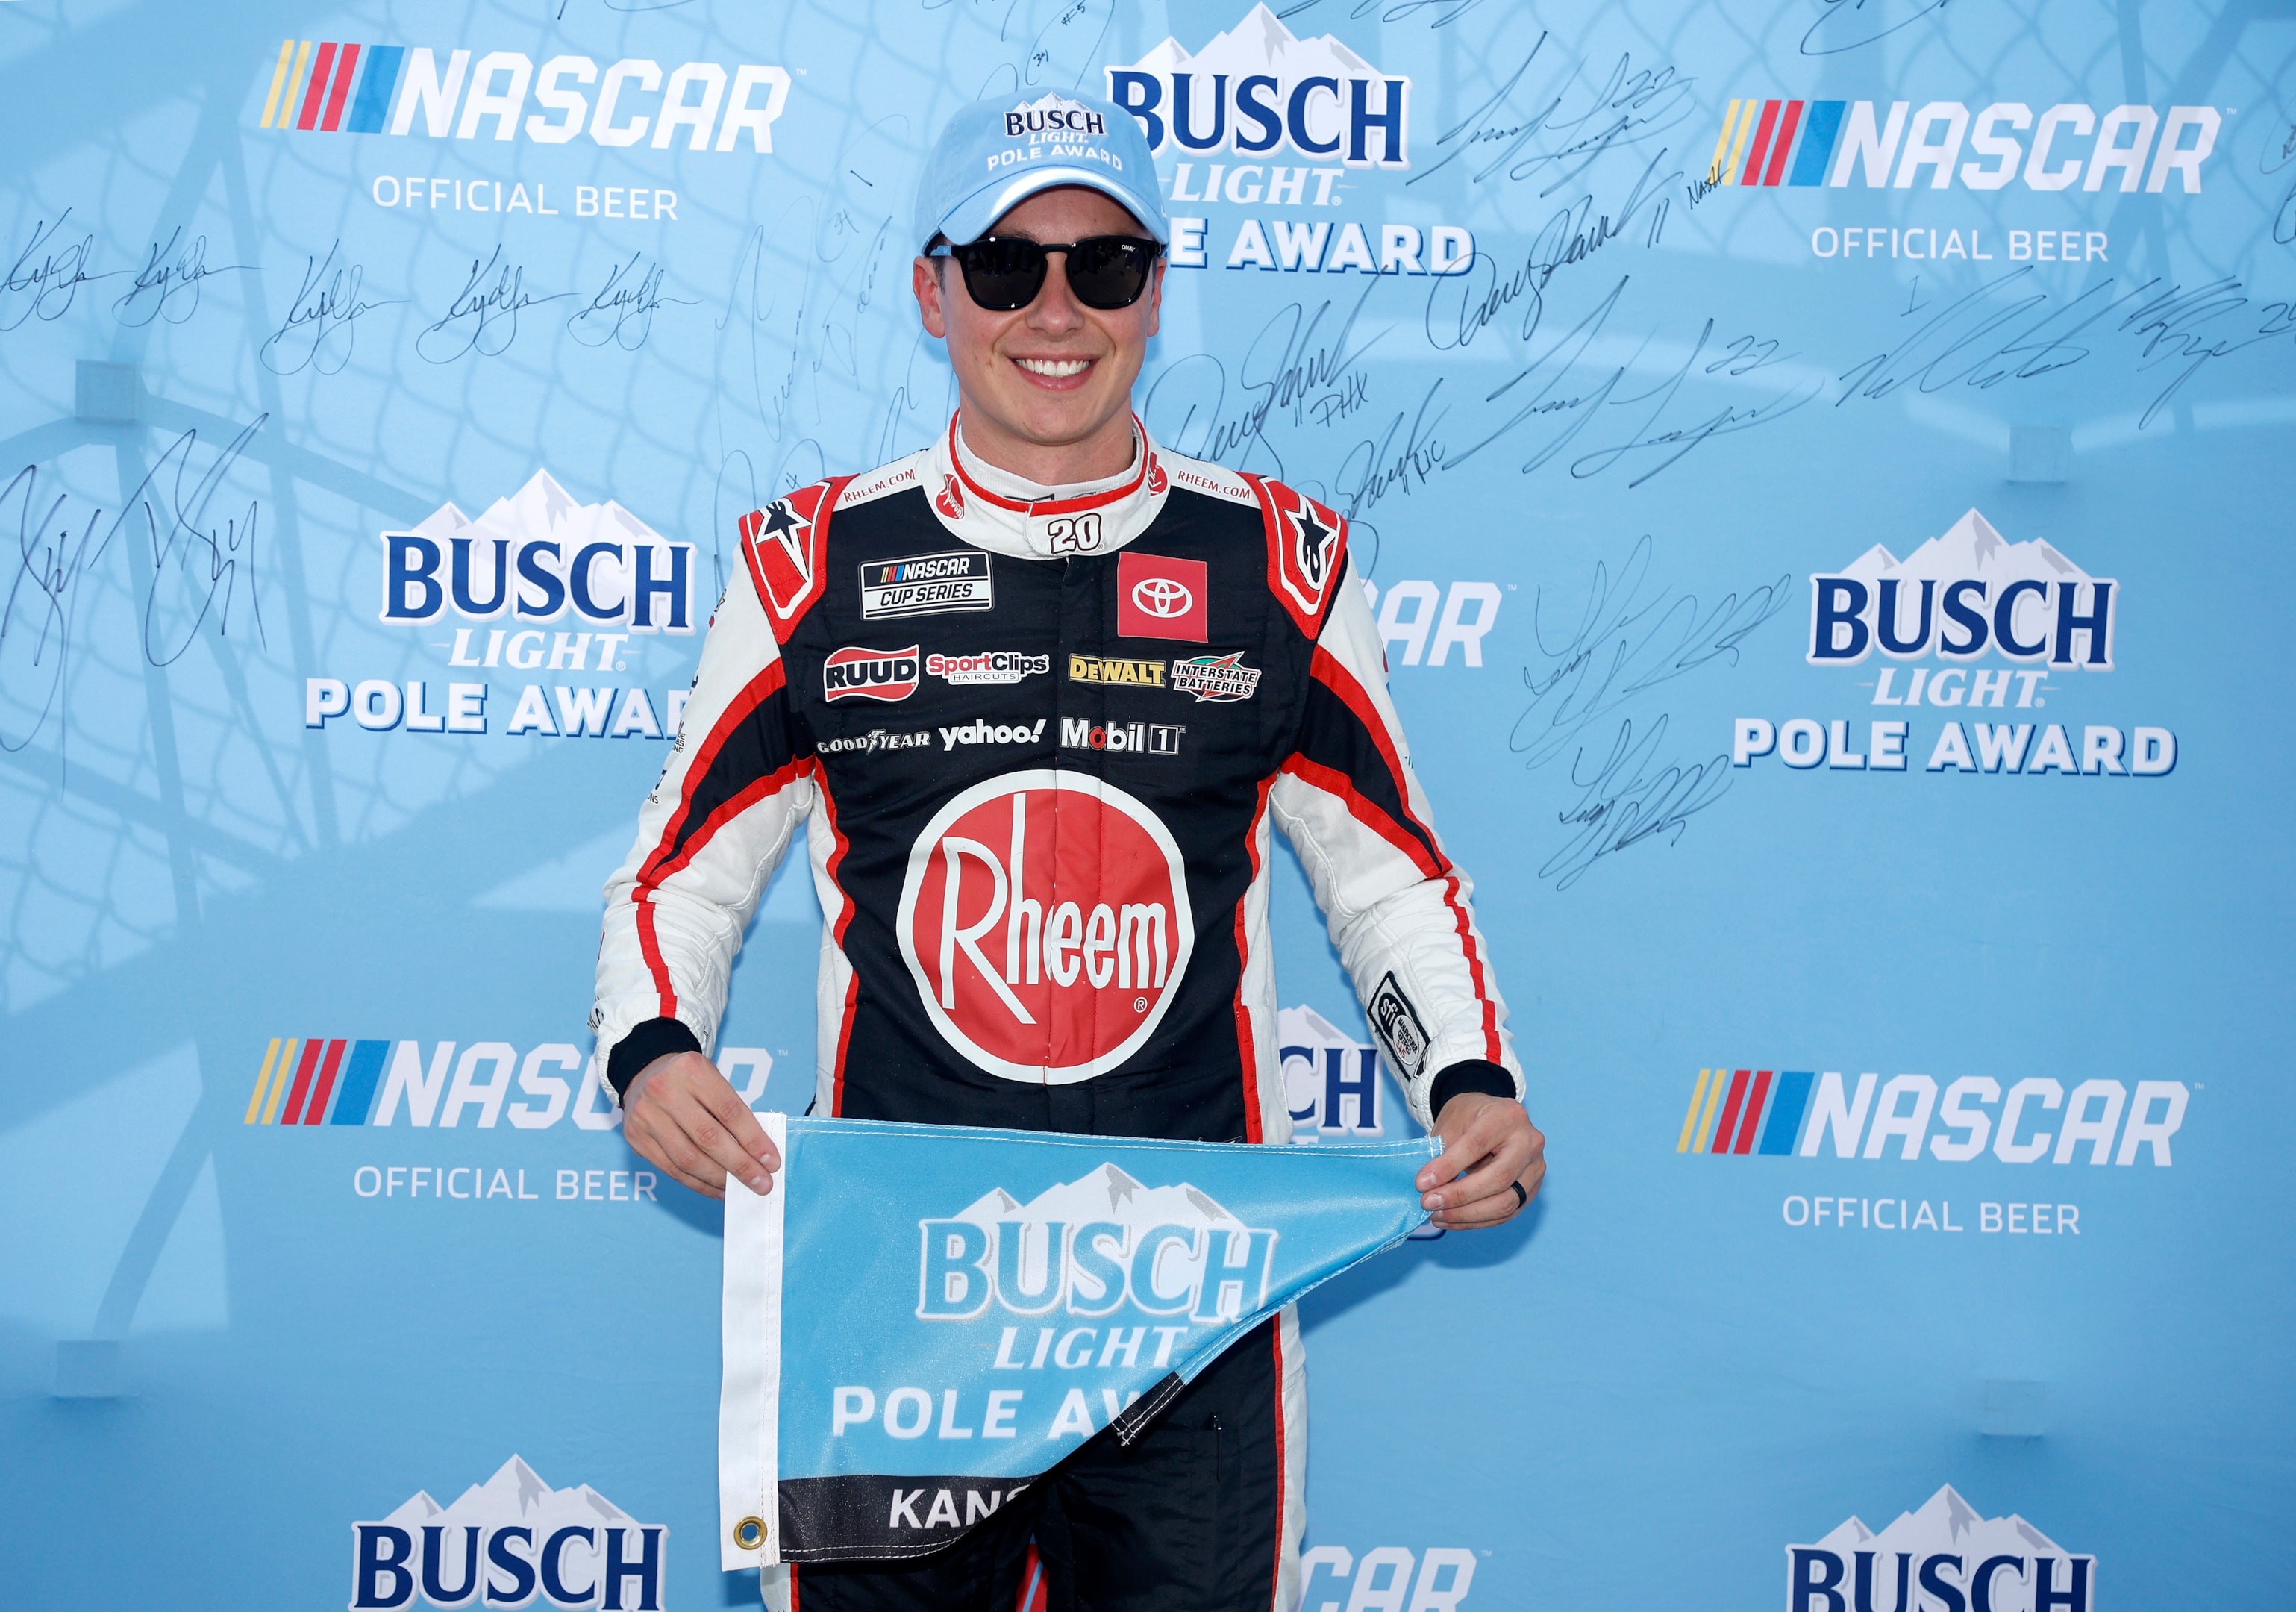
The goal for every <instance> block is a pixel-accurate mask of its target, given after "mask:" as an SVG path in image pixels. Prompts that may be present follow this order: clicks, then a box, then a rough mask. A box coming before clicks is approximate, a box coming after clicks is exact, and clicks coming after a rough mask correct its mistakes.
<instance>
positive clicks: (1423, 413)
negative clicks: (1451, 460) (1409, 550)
mask: <svg viewBox="0 0 2296 1612" xmlns="http://www.w3.org/2000/svg"><path fill="white" fill-rule="evenodd" d="M1442 389H1443V377H1442V376H1440V375H1438V376H1436V377H1435V380H1434V381H1433V382H1432V383H1431V384H1430V385H1429V387H1428V388H1427V395H1426V396H1425V397H1423V398H1422V399H1419V408H1418V411H1417V412H1416V413H1415V414H1414V415H1412V418H1411V429H1410V430H1409V431H1407V432H1404V427H1403V414H1402V411H1401V410H1398V411H1397V413H1396V415H1395V418H1394V419H1393V420H1391V421H1390V422H1389V423H1388V427H1387V430H1386V432H1384V433H1382V435H1381V437H1380V439H1379V440H1378V441H1376V442H1374V441H1372V440H1370V439H1368V438H1366V439H1365V440H1362V441H1360V442H1357V444H1356V445H1355V446H1354V447H1353V448H1349V449H1348V452H1347V456H1346V457H1344V458H1342V459H1341V461H1340V467H1339V469H1338V470H1337V471H1336V472H1334V473H1333V477H1332V481H1333V487H1334V489H1336V491H1337V492H1338V495H1339V500H1338V501H1339V507H1340V511H1341V514H1345V515H1346V516H1347V517H1348V519H1349V520H1350V521H1352V520H1354V519H1356V518H1357V516H1358V515H1360V514H1363V513H1364V512H1365V510H1367V509H1370V508H1371V507H1372V506H1374V505H1375V504H1377V503H1378V502H1379V501H1380V500H1381V499H1382V498H1385V497H1387V495H1388V494H1390V493H1391V492H1400V493H1404V494H1406V495H1407V494H1408V493H1410V491H1411V490H1412V489H1413V488H1414V487H1415V486H1417V487H1424V486H1426V485H1427V483H1428V481H1430V480H1431V478H1432V477H1433V476H1434V475H1435V473H1436V472H1438V471H1439V470H1441V469H1443V467H1444V465H1443V455H1444V448H1443V441H1442V439H1441V438H1439V437H1438V436H1437V435H1436V434H1435V428H1436V427H1437V426H1438V425H1440V424H1442V423H1443V415H1445V414H1446V413H1447V412H1448V411H1447V409H1440V408H1436V409H1435V412H1434V415H1433V416H1432V417H1430V416H1429V414H1428V410H1430V409H1431V408H1434V407H1435V394H1436V393H1437V392H1439V391H1441V390H1442ZM1397 432H1403V441H1402V443H1401V445H1400V446H1398V444H1397V442H1396V440H1395V439H1396V433H1397Z"/></svg>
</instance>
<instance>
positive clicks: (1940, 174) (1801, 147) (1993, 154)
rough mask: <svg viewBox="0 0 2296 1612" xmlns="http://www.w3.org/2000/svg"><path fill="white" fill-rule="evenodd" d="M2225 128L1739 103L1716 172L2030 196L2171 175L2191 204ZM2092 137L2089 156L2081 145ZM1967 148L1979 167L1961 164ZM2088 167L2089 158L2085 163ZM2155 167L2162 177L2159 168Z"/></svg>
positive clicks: (2182, 114) (1840, 104)
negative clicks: (1858, 176) (1858, 177)
mask: <svg viewBox="0 0 2296 1612" xmlns="http://www.w3.org/2000/svg"><path fill="white" fill-rule="evenodd" d="M2223 122H2224V119H2223V116H2222V114H2220V113H2219V112H2218V111H2217V109H2216V108H2215V107H2213V106H2172V107H2170V108H2169V109H2168V112H2167V114H2166V115H2165V116H2163V115H2162V114H2161V112H2159V111H2155V110H2154V109H2153V108H2152V107H2149V106H2116V107H2113V108H2112V109H2110V110H2109V111H2105V112H2104V113H2103V114H2102V115H2101V116H2100V115H2099V114H2098V112H2097V111H2095V109H2094V108H2091V107H2087V106H2081V105H2077V104H2071V103H2066V104H2061V105H2056V106H2052V107H2049V108H2048V109H2046V111H2041V112H2040V113H2038V114H2036V113H2035V112H2034V111H2033V109H2032V108H2030V107H2029V106H2027V105H2026V104H2025V103H2022V102H2018V101H1997V102H1995V103H1992V104H1991V105H1989V106H1987V107H1984V108H1982V109H1981V110H1980V111H1977V112H1976V113H1975V114H1974V115H1973V116H1972V113H1971V111H1970V109H1969V107H1968V106H1967V105H1966V104H1964V103H1962V102H1959V101H1931V102H1929V103H1926V104H1924V105H1923V106H1922V107H1921V108H1920V109H1919V110H1918V111H1917V110H1915V107H1914V104H1913V103H1912V102H1910V101H1894V102H1890V103H1887V105H1886V108H1884V107H1883V106H1882V103H1877V102H1873V101H1789V100H1777V99H1771V100H1765V99H1763V98H1761V97H1760V96H1749V97H1746V98H1743V99H1741V100H1734V101H1732V102H1731V103H1730V104H1729V106H1728V107H1727V108H1726V110H1725V111H1724V112H1723V114H1722V132H1721V133H1720V134H1719V135H1718V136H1716V137H1715V141H1714V155H1713V157H1712V159H1711V160H1710V161H1709V162H1708V163H1707V166H1706V184H1707V185H1710V186H1715V187H1720V186H1725V185H1737V186H1749V185H1762V186H1768V185H1780V184H1784V185H1830V186H1841V185H1848V184H1849V177H1850V175H1851V173H1852V171H1853V170H1855V171H1862V172H1863V173H1864V175H1865V179H1866V188H1867V189H1869V190H1879V189H1882V188H1883V187H1885V186H1887V187H1889V188H1891V189H1896V190H1907V189H1910V188H1912V187H1913V185H1915V183H1916V182H1917V181H1918V182H1920V183H1922V184H1924V185H1927V186H1928V187H1929V188H1931V189H1933V190H1944V189H1945V188H1946V187H1947V186H1948V185H1951V184H1952V183H1953V182H1954V180H1955V179H1956V177H1958V178H1959V180H1960V181H1961V183H1962V184H1963V185H1965V186H1967V187H1968V188H1969V189H1971V190H1980V191H1984V190H1999V189H2001V188H2002V187H2003V186H2004V185H2007V184H2009V183H2010V181H2011V180H2013V179H2017V178H2020V177H2021V178H2022V179H2023V180H2024V183H2025V185H2026V186H2027V187H2028V188H2029V189H2032V190H2038V191H2060V190H2067V189H2070V188H2071V187H2072V186H2073V185H2076V184H2078V185H2079V186H2080V188H2081V189H2083V190H2098V189H2102V188H2103V185H2104V183H2105V179H2106V177H2107V176H2108V175H2112V174H2113V173H2115V172H2116V171H2117V172H2118V174H2119V183H2118V184H2117V185H2115V186H2114V188H2115V189H2117V190H2122V191H2133V190H2135V189H2136V187H2137V185H2138V183H2139V181H2140V180H2142V182H2143V184H2144V188H2145V189H2146V190H2148V191H2154V192H2158V191H2161V190H2164V189H2165V188H2166V187H2167V185H2168V183H2169V175H2170V174H2172V173H2173V174H2176V175H2177V176H2178V177H2179V178H2180V179H2181V180H2182V182H2183V185H2184V190H2185V193H2186V194H2188V195H2198V194H2199V193H2200V190H2201V164H2202V162H2203V161H2204V160H2207V158H2208V157H2209V155H2210V152H2213V151H2215V149H2216V143H2217V131H2218V128H2220V127H2222V126H2223ZM2085 139H2086V140H2087V142H2088V144H2087V149H2086V150H2085V151H2084V150H2082V149H2080V143H2081V142H2082V141H2083V140H2085ZM1964 144H1966V145H1967V147H1968V148H1969V150H1970V152H1972V153H1973V157H1974V160H1971V161H1969V162H1966V163H1964V162H1962V161H1961V155H1962V150H1963V147H1964ZM2084 159H2086V160H2084ZM2148 160H2149V164H2150V171H2149V172H2148V171H2147V165H2148Z"/></svg>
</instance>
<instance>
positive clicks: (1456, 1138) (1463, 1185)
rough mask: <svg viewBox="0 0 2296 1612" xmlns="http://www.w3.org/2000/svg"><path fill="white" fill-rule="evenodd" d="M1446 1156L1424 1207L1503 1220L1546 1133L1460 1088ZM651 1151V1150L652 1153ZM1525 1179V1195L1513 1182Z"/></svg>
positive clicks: (1446, 1115) (1542, 1160) (1463, 1221)
mask: <svg viewBox="0 0 2296 1612" xmlns="http://www.w3.org/2000/svg"><path fill="white" fill-rule="evenodd" d="M1435 1134H1436V1135H1437V1136H1439V1137H1441V1138H1442V1139H1443V1152H1442V1156H1440V1157H1439V1158H1437V1159H1436V1160H1435V1161H1434V1162H1433V1163H1432V1164H1429V1165H1428V1166H1427V1168H1425V1169H1424V1170H1422V1171H1421V1172H1419V1180H1417V1182H1416V1183H1415V1185H1416V1186H1417V1187H1418V1188H1419V1191H1420V1194H1421V1196H1420V1199H1419V1204H1420V1207H1422V1208H1423V1209H1427V1210H1430V1211H1431V1212H1432V1213H1433V1214H1434V1223H1435V1224H1436V1225H1438V1226H1440V1227H1442V1228H1443V1229H1444V1230H1446V1231H1480V1230H1488V1228H1490V1227H1493V1226H1498V1225H1504V1224H1505V1222H1507V1221H1511V1220H1513V1218H1514V1217H1515V1216H1516V1215H1518V1214H1520V1213H1522V1211H1523V1210H1524V1209H1526V1208H1528V1207H1529V1204H1530V1200H1531V1199H1532V1198H1535V1197H1538V1188H1539V1186H1540V1184H1541V1183H1542V1182H1544V1181H1545V1180H1546V1137H1545V1136H1543V1135H1542V1134H1540V1132H1539V1130H1538V1126H1536V1125H1534V1124H1532V1123H1530V1116H1529V1114H1525V1113H1524V1112H1523V1111H1522V1105H1521V1103H1518V1102H1516V1101H1514V1100H1513V1098H1503V1097H1493V1096H1491V1095H1490V1094H1489V1093H1488V1092H1483V1091H1462V1092H1461V1093H1459V1095H1458V1096H1456V1097H1455V1098H1452V1099H1451V1100H1450V1101H1449V1102H1447V1103H1446V1104H1444V1105H1443V1112H1442V1113H1440V1114H1437V1115H1436V1116H1435ZM649 1157H651V1155H649ZM1516 1181H1521V1183H1522V1193H1523V1195H1522V1197H1521V1198H1520V1199H1518V1198H1517V1197H1516V1196H1515V1190H1514V1187H1513V1183H1514V1182H1516Z"/></svg>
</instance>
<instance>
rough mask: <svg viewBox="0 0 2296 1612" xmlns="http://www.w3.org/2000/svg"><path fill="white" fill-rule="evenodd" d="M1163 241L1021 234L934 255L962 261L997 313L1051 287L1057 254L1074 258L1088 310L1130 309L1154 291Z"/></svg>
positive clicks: (1073, 287)
mask: <svg viewBox="0 0 2296 1612" xmlns="http://www.w3.org/2000/svg"><path fill="white" fill-rule="evenodd" d="M1163 251H1164V248H1163V245H1162V243H1160V242H1156V241H1151V240H1144V239H1142V238H1141V237H1139V236H1137V235H1094V236H1092V237H1091V238H1090V239H1088V240H1084V241H1070V242H1067V243H1060V242H1051V241H1024V240H1022V239H1021V238H1020V237H1019V236H1018V235H983V236H981V237H980V240H978V241H968V242H966V243H964V245H962V246H952V245H949V244H947V243H942V244H940V245H938V246H935V247H932V248H931V249H930V250H929V251H927V253H926V255H927V256H928V257H935V258H940V257H947V258H955V259H956V266H957V267H958V268H960V269H962V270H963V271H964V289H965V290H966V292H969V293H971V295H972V300H974V301H975V302H977V303H979V304H980V306H981V307H983V308H987V309H988V310H989V311H990V312H991V313H1000V314H1009V313H1011V312H1013V310H1014V309H1016V308H1026V307H1028V306H1029V303H1031V302H1034V301H1035V300H1037V292H1040V291H1042V290H1044V288H1045V265H1046V260H1047V259H1048V258H1049V257H1050V256H1051V254H1053V253H1054V252H1062V253H1065V254H1066V255H1067V257H1068V277H1069V289H1070V291H1072V292H1076V299H1077V300H1078V301H1079V302H1081V303H1083V304H1084V305H1085V306H1086V307H1087V308H1101V309H1103V310H1105V309H1108V308H1129V307H1131V306H1132V305H1133V304H1134V303H1135V302H1137V301H1138V300H1140V293H1141V292H1144V291H1145V290H1147V289H1148V270H1149V267H1150V266H1152V264H1153V263H1154V262H1155V261H1156V259H1158V258H1159V257H1160V256H1161V255H1162V253H1163Z"/></svg>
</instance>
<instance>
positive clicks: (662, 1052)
mask: <svg viewBox="0 0 2296 1612" xmlns="http://www.w3.org/2000/svg"><path fill="white" fill-rule="evenodd" d="M699 1051H701V1037H699V1036H697V1035H695V1034H694V1033H693V1031H692V1030H690V1029H688V1028H687V1027H686V1026H685V1023H684V1022H683V1021H681V1020H678V1019H648V1020H646V1022H645V1023H644V1024H640V1025H638V1026H637V1027H636V1028H635V1029H633V1030H632V1031H631V1032H629V1033H628V1034H627V1035H626V1036H624V1037H623V1038H622V1039H621V1040H620V1041H619V1043H618V1044H617V1045H616V1046H615V1048H614V1050H613V1051H612V1052H611V1053H610V1054H609V1055H608V1056H607V1058H606V1083H607V1084H608V1085H609V1086H611V1087H612V1088H613V1089H614V1101H615V1102H616V1103H619V1102H620V1101H621V1100H622V1098H623V1097H624V1096H625V1095H627V1093H628V1091H629V1089H630V1082H632V1081H634V1080H635V1079H637V1077H638V1071H639V1070H641V1069H644V1067H645V1066H646V1065H648V1064H651V1063H652V1062H653V1061H654V1059H656V1058H658V1057H667V1056H668V1055H669V1054H670V1053H673V1052H699ZM1446 1073H1448V1072H1446ZM1508 1090H1509V1091H1510V1092H1512V1091H1513V1087H1509V1088H1508Z"/></svg>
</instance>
